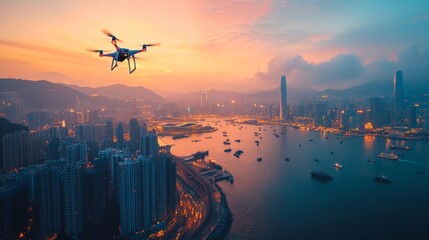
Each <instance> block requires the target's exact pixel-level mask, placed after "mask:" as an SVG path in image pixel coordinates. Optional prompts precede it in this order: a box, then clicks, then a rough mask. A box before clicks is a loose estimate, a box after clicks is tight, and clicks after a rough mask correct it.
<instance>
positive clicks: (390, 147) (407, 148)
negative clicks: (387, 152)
mask: <svg viewBox="0 0 429 240" xmlns="http://www.w3.org/2000/svg"><path fill="white" fill-rule="evenodd" d="M389 149H398V150H407V151H410V150H411V148H410V147H407V146H405V147H402V146H394V145H390V146H389Z"/></svg>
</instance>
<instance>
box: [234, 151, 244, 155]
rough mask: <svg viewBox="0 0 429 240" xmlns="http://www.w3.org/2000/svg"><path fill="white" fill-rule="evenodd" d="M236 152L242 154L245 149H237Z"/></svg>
mask: <svg viewBox="0 0 429 240" xmlns="http://www.w3.org/2000/svg"><path fill="white" fill-rule="evenodd" d="M235 153H237V154H239V155H241V154H242V153H243V150H237V151H236V152H235Z"/></svg>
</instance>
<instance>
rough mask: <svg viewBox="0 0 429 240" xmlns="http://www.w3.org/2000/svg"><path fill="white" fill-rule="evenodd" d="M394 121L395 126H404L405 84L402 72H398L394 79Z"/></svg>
mask: <svg viewBox="0 0 429 240" xmlns="http://www.w3.org/2000/svg"><path fill="white" fill-rule="evenodd" d="M393 95H394V96H393V97H394V99H393V119H394V121H395V124H397V125H398V124H402V113H403V105H404V83H403V79H402V71H396V73H395V76H394V78H393Z"/></svg>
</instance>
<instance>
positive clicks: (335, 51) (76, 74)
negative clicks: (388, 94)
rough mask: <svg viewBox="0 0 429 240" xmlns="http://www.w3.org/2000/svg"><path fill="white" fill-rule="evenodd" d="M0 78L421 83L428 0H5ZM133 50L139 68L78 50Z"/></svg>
mask: <svg viewBox="0 0 429 240" xmlns="http://www.w3.org/2000/svg"><path fill="white" fill-rule="evenodd" d="M0 21H1V23H2V24H1V25H0V51H1V54H0V62H1V63H2V64H1V65H0V78H8V77H12V78H21V79H30V80H41V79H45V80H49V81H52V82H62V83H66V84H75V85H79V86H89V87H98V86H107V85H112V84H117V83H121V84H126V85H129V86H144V87H147V88H149V89H159V90H164V91H178V92H191V91H201V90H209V89H213V88H214V89H219V90H229V91H236V92H255V91H259V90H268V89H272V88H274V87H277V86H278V85H279V84H280V77H281V75H286V77H287V81H288V85H290V86H292V87H293V86H305V87H311V88H313V89H316V90H322V89H325V88H337V89H342V88H347V87H350V86H354V85H358V84H360V83H363V82H367V81H380V80H388V79H393V75H394V72H395V71H396V70H403V71H404V81H420V82H427V83H428V84H429V77H427V76H429V1H428V0H413V1H410V0H395V1H391V0H347V1H344V0H290V1H286V0H216V1H214V0H212V1H210V0H145V1H127V0H124V1H110V0H104V1H99V0H97V1H95V0H87V1H75V0H61V1H56V0H38V1H34V0H2V1H1V2H0ZM102 29H108V30H110V31H111V32H112V33H114V34H115V35H116V36H117V37H118V38H119V39H121V40H123V43H120V44H119V46H120V47H125V48H129V49H139V48H141V46H139V44H144V43H157V42H160V43H161V46H159V47H152V48H149V49H148V51H147V52H145V53H141V54H139V55H138V57H139V59H138V60H137V70H136V71H135V72H134V73H133V74H129V73H128V66H127V63H126V61H124V62H122V63H119V66H118V67H117V68H116V69H115V70H114V71H110V64H111V58H107V57H105V58H100V57H99V56H98V53H90V52H87V51H86V49H104V50H114V47H113V46H112V45H111V43H110V38H109V37H107V36H105V35H103V34H102V33H101V30H102Z"/></svg>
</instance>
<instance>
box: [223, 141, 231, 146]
mask: <svg viewBox="0 0 429 240" xmlns="http://www.w3.org/2000/svg"><path fill="white" fill-rule="evenodd" d="M223 144H225V145H231V143H230V142H229V141H228V140H226V141H225V142H223Z"/></svg>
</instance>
